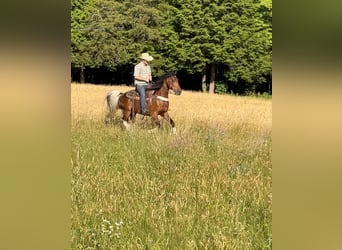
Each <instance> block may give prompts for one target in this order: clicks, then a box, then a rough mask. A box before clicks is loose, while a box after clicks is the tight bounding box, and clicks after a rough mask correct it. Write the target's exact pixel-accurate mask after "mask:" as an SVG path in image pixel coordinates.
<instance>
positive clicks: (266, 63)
mask: <svg viewBox="0 0 342 250" xmlns="http://www.w3.org/2000/svg"><path fill="white" fill-rule="evenodd" d="M71 34H72V36H71V46H72V55H71V62H72V67H74V68H85V67H93V68H100V67H103V68H107V69H108V70H111V71H115V70H117V68H118V67H122V66H125V65H133V64H134V63H136V61H137V57H138V55H139V54H140V53H142V52H146V51H147V52H149V53H150V54H152V55H153V56H154V57H155V59H156V60H155V61H154V62H153V64H152V67H153V72H154V74H156V75H160V74H161V73H163V72H164V71H169V70H178V71H179V70H182V71H185V72H187V73H188V74H194V73H198V72H202V73H203V74H205V73H206V72H207V71H206V69H208V68H209V66H211V68H212V69H213V70H214V73H215V74H214V78H217V76H220V77H221V78H223V79H221V81H222V80H223V81H226V82H227V83H228V82H229V83H235V84H239V83H240V82H245V83H249V84H250V85H251V86H256V85H257V84H260V83H263V82H265V81H266V78H265V77H266V76H269V75H271V70H272V67H271V66H272V60H271V59H272V2H271V0H237V1H236V0H234V1H233V0H161V1H156V0H154V1H153V0H133V1H128V0H121V1H112V0H77V1H75V0H72V10H71ZM211 80H212V79H211ZM214 80H215V79H214Z"/></svg>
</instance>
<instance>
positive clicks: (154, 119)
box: [151, 113, 160, 128]
mask: <svg viewBox="0 0 342 250" xmlns="http://www.w3.org/2000/svg"><path fill="white" fill-rule="evenodd" d="M151 119H152V125H153V128H160V121H159V119H158V114H157V113H152V114H151Z"/></svg>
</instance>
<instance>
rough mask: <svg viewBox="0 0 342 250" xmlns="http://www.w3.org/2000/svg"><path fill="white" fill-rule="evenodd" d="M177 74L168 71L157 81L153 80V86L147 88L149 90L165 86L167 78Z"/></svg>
mask: <svg viewBox="0 0 342 250" xmlns="http://www.w3.org/2000/svg"><path fill="white" fill-rule="evenodd" d="M175 75H176V73H175V72H168V73H166V74H164V75H163V76H161V77H159V78H158V79H157V80H156V81H155V82H153V84H152V85H151V86H149V87H148V88H147V90H155V89H160V88H161V87H163V82H164V80H165V79H166V78H169V77H171V76H175Z"/></svg>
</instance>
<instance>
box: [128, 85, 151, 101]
mask: <svg viewBox="0 0 342 250" xmlns="http://www.w3.org/2000/svg"><path fill="white" fill-rule="evenodd" d="M155 89H156V87H155V86H154V84H153V83H149V84H148V85H147V88H146V95H145V98H146V102H147V101H150V100H151V96H152V95H153V93H154V90H155ZM126 96H127V97H128V98H129V99H132V100H140V94H139V92H138V91H137V90H136V89H132V90H130V91H128V92H127V93H126Z"/></svg>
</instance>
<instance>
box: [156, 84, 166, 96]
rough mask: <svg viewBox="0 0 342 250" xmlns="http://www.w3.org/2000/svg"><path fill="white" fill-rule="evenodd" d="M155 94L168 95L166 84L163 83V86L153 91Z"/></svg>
mask: <svg viewBox="0 0 342 250" xmlns="http://www.w3.org/2000/svg"><path fill="white" fill-rule="evenodd" d="M154 94H155V95H157V96H162V97H166V98H168V97H169V89H168V88H167V86H166V84H163V86H162V87H161V88H160V89H158V90H157V91H156V92H155V93H154Z"/></svg>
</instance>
